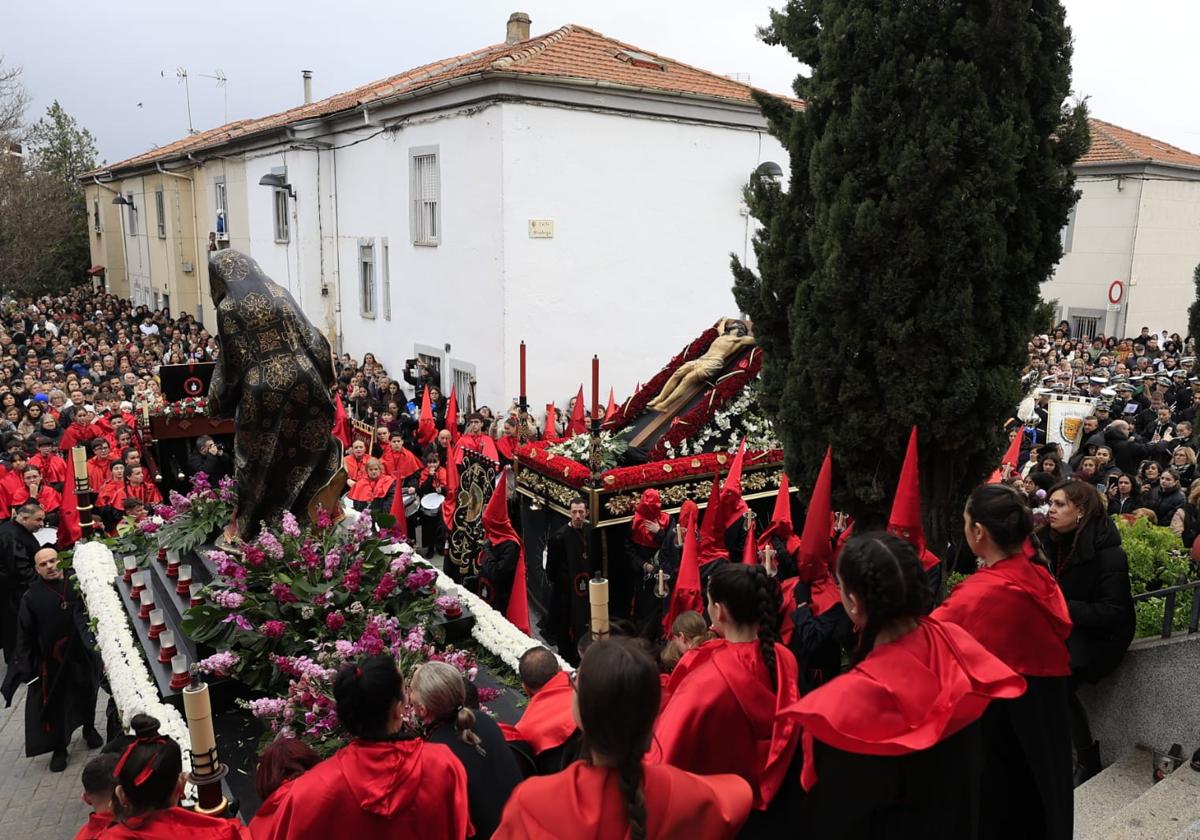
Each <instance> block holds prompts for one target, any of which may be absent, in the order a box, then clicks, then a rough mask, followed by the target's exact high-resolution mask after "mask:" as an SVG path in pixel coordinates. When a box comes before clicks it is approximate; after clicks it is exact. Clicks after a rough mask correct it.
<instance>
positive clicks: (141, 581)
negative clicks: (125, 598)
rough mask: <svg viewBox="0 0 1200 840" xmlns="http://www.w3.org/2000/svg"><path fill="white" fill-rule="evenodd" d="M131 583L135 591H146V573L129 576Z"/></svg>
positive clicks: (135, 573)
mask: <svg viewBox="0 0 1200 840" xmlns="http://www.w3.org/2000/svg"><path fill="white" fill-rule="evenodd" d="M129 582H130V583H132V584H133V588H134V589H145V588H146V573H145V572H134V573H133V574H132V575H130V576H129Z"/></svg>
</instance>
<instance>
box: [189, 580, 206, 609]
mask: <svg viewBox="0 0 1200 840" xmlns="http://www.w3.org/2000/svg"><path fill="white" fill-rule="evenodd" d="M202 592H204V584H203V583H193V584H192V585H191V586H189V587H188V606H189V607H198V606H200V605H201V604H203V603H204V597H203V595H202V594H201V593H202Z"/></svg>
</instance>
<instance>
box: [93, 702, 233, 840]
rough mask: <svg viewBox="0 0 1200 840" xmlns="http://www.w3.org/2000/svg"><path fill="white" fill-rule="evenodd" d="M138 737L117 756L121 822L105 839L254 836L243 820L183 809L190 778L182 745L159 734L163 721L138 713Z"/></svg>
mask: <svg viewBox="0 0 1200 840" xmlns="http://www.w3.org/2000/svg"><path fill="white" fill-rule="evenodd" d="M131 724H132V726H133V734H134V738H133V740H132V741H130V742H129V745H128V746H127V747H126V748H125V751H124V752H123V753H121V757H120V758H119V759H118V760H117V767H116V770H114V771H113V776H114V778H115V779H116V783H117V785H116V788H115V789H114V791H113V794H114V796H115V802H114V805H115V806H116V808H115V812H116V816H117V820H118V821H117V822H116V823H115V824H113V825H111V826H109V827H108V828H106V829H105V830H104V832H103V833H102V834H101V835H100V837H102V838H103V840H133V838H138V840H180V838H183V837H186V838H189V840H250V831H249V830H248V829H247V828H246V827H245V826H244V825H242V824H241V823H240V822H238V821H237V820H231V819H222V818H220V817H208V816H205V815H204V814H197V813H196V812H195V811H189V810H186V809H184V808H180V807H177V805H176V803H177V802H178V801H179V798H180V797H181V796H182V795H183V785H184V782H186V781H187V776H186V775H185V774H184V773H183V756H182V754H181V753H180V751H179V745H178V744H176V743H175V742H174V741H172V740H171V739H170V738H165V737H163V736H162V735H159V734H158V720H157V719H156V718H152V717H150V716H149V715H142V714H138V715H134V716H133V720H132V721H131Z"/></svg>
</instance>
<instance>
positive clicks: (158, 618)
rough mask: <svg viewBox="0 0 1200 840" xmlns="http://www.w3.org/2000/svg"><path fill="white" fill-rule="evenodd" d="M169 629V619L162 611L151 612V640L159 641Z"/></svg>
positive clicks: (154, 610)
mask: <svg viewBox="0 0 1200 840" xmlns="http://www.w3.org/2000/svg"><path fill="white" fill-rule="evenodd" d="M166 629H167V619H166V617H165V616H164V615H163V611H162V610H161V609H153V610H150V633H149V635H150V638H151V639H157V638H158V637H159V636H161V635H162V632H163V631H164V630H166Z"/></svg>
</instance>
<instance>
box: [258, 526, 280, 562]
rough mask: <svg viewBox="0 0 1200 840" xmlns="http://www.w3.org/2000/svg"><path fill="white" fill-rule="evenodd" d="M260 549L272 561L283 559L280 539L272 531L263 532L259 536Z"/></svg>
mask: <svg viewBox="0 0 1200 840" xmlns="http://www.w3.org/2000/svg"><path fill="white" fill-rule="evenodd" d="M258 547H259V548H261V549H262V550H263V553H264V554H266V555H267V556H268V557H270V558H271V559H272V560H282V559H283V545H282V544H281V543H280V542H279V538H278V537H276V536H275V535H274V534H272V533H271V532H270V531H263V532H262V533H261V534H259V535H258Z"/></svg>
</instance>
